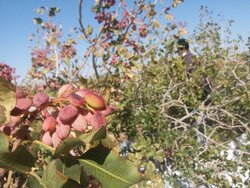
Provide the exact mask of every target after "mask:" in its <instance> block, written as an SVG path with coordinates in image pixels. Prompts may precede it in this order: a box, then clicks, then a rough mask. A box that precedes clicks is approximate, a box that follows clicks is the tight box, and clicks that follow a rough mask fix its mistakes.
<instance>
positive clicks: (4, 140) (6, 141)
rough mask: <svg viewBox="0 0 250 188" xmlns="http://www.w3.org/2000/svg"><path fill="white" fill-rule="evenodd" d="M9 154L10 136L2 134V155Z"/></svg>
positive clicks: (0, 147)
mask: <svg viewBox="0 0 250 188" xmlns="http://www.w3.org/2000/svg"><path fill="white" fill-rule="evenodd" d="M7 152H9V139H8V136H7V135H5V134H4V133H2V132H0V153H7Z"/></svg>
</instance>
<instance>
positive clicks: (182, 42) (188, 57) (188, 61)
mask: <svg viewBox="0 0 250 188" xmlns="http://www.w3.org/2000/svg"><path fill="white" fill-rule="evenodd" d="M177 49H178V50H177V52H178V54H179V55H180V56H181V57H182V58H183V61H184V63H185V73H186V78H187V79H189V78H190V76H191V75H190V74H191V73H192V71H193V70H194V69H195V67H196V68H198V67H197V66H199V65H200V62H195V61H194V60H193V54H192V53H191V52H190V50H189V43H188V42H187V41H186V39H183V38H181V39H179V40H178V41H177ZM201 79H202V90H203V96H202V97H201V99H202V100H204V99H206V97H207V96H208V94H209V93H210V92H211V89H212V88H211V84H210V81H209V79H208V77H207V76H205V75H202V76H201Z"/></svg>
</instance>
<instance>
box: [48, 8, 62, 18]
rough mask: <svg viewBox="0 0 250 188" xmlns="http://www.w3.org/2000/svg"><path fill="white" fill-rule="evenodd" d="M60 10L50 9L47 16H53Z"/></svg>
mask: <svg viewBox="0 0 250 188" xmlns="http://www.w3.org/2000/svg"><path fill="white" fill-rule="evenodd" d="M60 11H61V10H60V8H57V7H51V8H50V9H49V16H55V15H56V13H59V12H60Z"/></svg>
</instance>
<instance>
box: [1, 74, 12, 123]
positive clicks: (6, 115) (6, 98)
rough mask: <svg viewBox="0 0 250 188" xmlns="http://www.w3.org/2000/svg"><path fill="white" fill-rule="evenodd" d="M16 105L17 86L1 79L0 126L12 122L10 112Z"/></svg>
mask: <svg viewBox="0 0 250 188" xmlns="http://www.w3.org/2000/svg"><path fill="white" fill-rule="evenodd" d="M15 105H16V93H15V86H14V85H13V84H11V83H10V82H8V81H6V80H5V79H3V78H1V77H0V126H1V125H2V124H4V123H7V122H9V121H10V111H11V110H12V109H13V108H14V107H15Z"/></svg>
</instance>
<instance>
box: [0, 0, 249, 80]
mask: <svg viewBox="0 0 250 188" xmlns="http://www.w3.org/2000/svg"><path fill="white" fill-rule="evenodd" d="M127 1H130V0H127ZM131 1H132V0H131ZM168 1H169V2H170V0H168ZM84 2H86V3H87V4H86V7H88V9H84V8H83V10H84V17H83V20H84V21H85V22H90V23H91V22H93V20H90V18H91V16H88V15H90V14H91V12H90V10H89V8H90V7H91V3H93V2H94V0H84ZM201 5H205V6H208V8H209V10H211V11H213V12H214V15H217V14H221V15H223V16H224V18H225V19H233V20H234V21H235V22H234V23H233V26H232V30H233V33H234V35H236V34H237V33H239V34H241V35H242V36H243V37H244V38H245V39H246V38H247V37H248V36H250V0H237V1H236V0H185V1H184V3H183V4H181V5H180V6H179V7H177V8H176V9H174V10H173V11H172V13H173V15H174V16H175V18H176V20H178V21H185V22H187V23H188V29H189V30H190V31H192V30H193V29H194V28H195V26H197V24H198V22H199V17H198V16H199V9H200V7H201ZM40 6H47V7H51V6H56V7H60V8H61V13H60V14H59V15H58V16H57V20H58V21H61V22H62V24H63V31H64V35H65V36H66V35H67V34H68V33H69V32H68V31H69V29H70V28H71V27H78V10H77V8H78V0H0V43H1V44H0V61H4V62H5V63H7V64H9V65H10V66H12V67H16V69H17V74H19V75H21V77H23V75H25V74H26V73H27V70H28V69H29V68H30V67H31V56H30V52H31V49H30V46H32V43H31V42H30V41H29V40H28V36H29V34H30V33H32V32H34V31H35V29H36V26H35V25H34V24H33V18H34V17H37V14H36V13H35V11H34V10H35V9H36V8H38V7H40ZM33 44H34V43H33ZM79 53H81V54H82V53H83V52H79Z"/></svg>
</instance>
